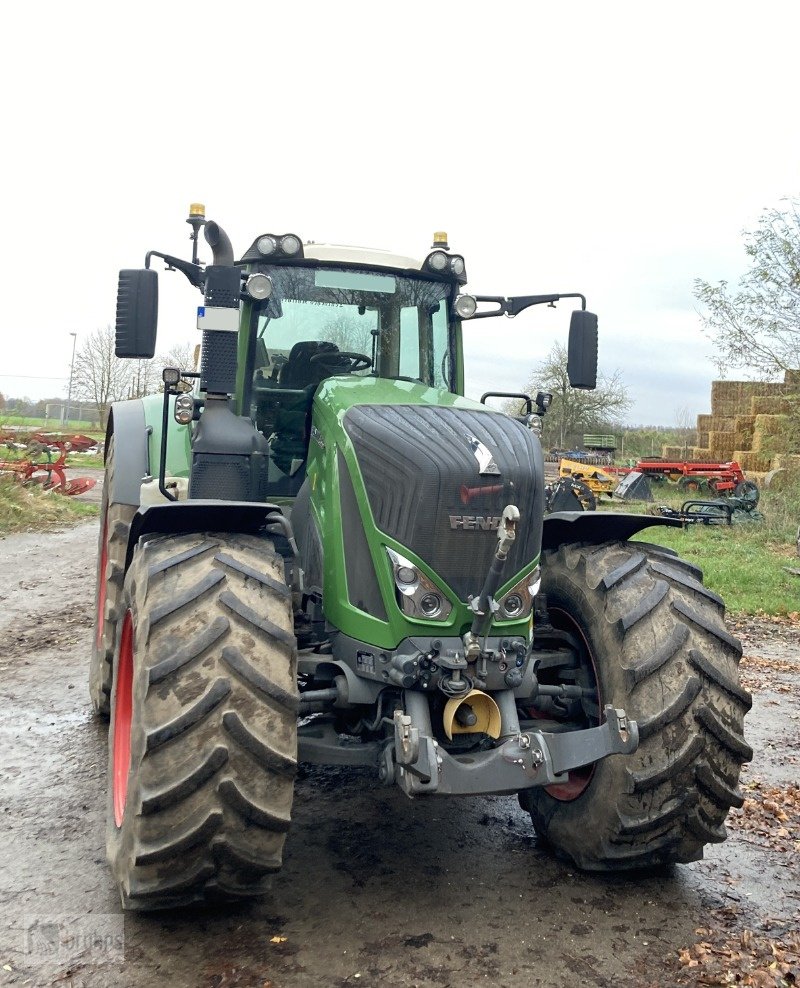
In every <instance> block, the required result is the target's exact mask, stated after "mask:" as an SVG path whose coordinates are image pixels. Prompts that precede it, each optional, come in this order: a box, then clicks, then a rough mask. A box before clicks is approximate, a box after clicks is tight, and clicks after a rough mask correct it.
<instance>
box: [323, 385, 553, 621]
mask: <svg viewBox="0 0 800 988" xmlns="http://www.w3.org/2000/svg"><path fill="white" fill-rule="evenodd" d="M312 438H316V441H317V444H318V446H319V445H321V444H327V443H328V441H329V439H335V444H336V447H337V448H338V452H337V459H338V461H339V462H338V466H337V469H338V473H339V474H340V475H341V473H342V471H343V470H346V471H347V474H348V475H349V480H350V481H351V482H352V486H353V490H354V493H355V495H356V501H357V504H358V512H359V515H360V518H359V519H358V523H359V524H360V525H362V526H363V528H364V531H365V533H366V534H367V537H368V538H370V536H372V537H373V538H374V537H375V536H377V539H378V541H380V540H381V536H385V537H388V540H387V539H384V540H383V543H384V545H385V544H388V541H391V543H392V544H393V545H397V546H400V547H402V548H403V549H406V550H410V554H411V555H413V556H415V557H416V558H418V559H419V560H421V561H422V562H423V563H424V564H425V565H426V566H427V567H428V568H429V569H430V571H431V573H432V574H433V575H434V576H435V578H436V580H437V581H438V582H440V583H441V584H443V585H444V586H445V587H447V588H448V589H449V590H450V591H451V592H452V594H453V595H454V597H455V598H457V599H458V600H460V601H462V602H466V601H467V600H468V599H469V597H470V595H477V594H478V593H479V591H480V589H481V586H482V584H483V580H484V578H485V576H486V573H487V571H488V569H489V567H490V565H491V561H492V558H493V555H494V551H495V548H496V545H497V527H498V525H499V523H500V518H501V516H502V513H503V508H504V507H505V506H506V505H508V504H514V505H516V506H517V507H518V508H519V510H520V516H521V519H522V520H521V522H520V525H519V533H518V538H517V541H516V542H515V544H514V546H513V548H512V550H511V552H510V554H509V560H508V565H507V569H506V573H507V575H508V577H509V578H510V577H512V575H513V574H517V573H519V572H521V571H523V570H524V569H525V568H526V567H528V566H529V565H530V564H531V563H532V562H534V561H535V560H536V558H537V557H538V555H539V551H540V547H541V537H542V516H543V487H544V469H543V462H542V452H541V447H540V444H539V441H538V439H537V438H536V437H535V436H534V435H533V433H532V432H531V431H530V430H529V429H528V428H526V427H525V426H524V425H523V424H522V423H521V422H519V421H517V420H516V419H514V418H511V417H509V416H507V415H504V414H502V413H499V412H494V411H491V410H490V409H488V408H487V407H486V406H485V405H482V404H479V403H478V402H474V401H470V400H469V399H466V398H462V397H460V396H457V395H453V394H450V393H449V392H445V391H440V390H438V389H435V388H429V387H426V386H425V385H421V384H413V383H411V382H406V381H388V380H380V379H377V380H376V379H374V378H373V379H362V380H354V379H353V378H349V379H336V378H332V379H329V380H328V381H326V382H324V383H323V385H322V386H321V388H320V390H319V392H318V393H317V396H316V398H315V402H314V432H312ZM313 445H314V443H313V441H312V446H313ZM329 453H332V451H329ZM342 461H343V462H342ZM345 507H346V506H345V504H344V502H342V508H343V519H342V520H343V524H344V525H345V527H348V525H349V527H350V528H351V529H352V523H353V520H352V519H350V520H348V519H346V518H345V517H344V509H345ZM359 535H360V533H359ZM345 541H347V540H345ZM351 541H353V540H351ZM370 541H373V539H370ZM347 551H348V548H347V544H345V552H347ZM381 553H383V554H385V550H383V549H381V550H380V551H379V552H378V553H377V555H378V556H379V557H380V555H381ZM377 564H378V565H383V564H384V562H383V560H381V559H380V558H379V559H378V560H377ZM350 582H352V580H351V581H350ZM349 589H350V590H351V591H352V590H353V588H352V587H350V588H349ZM356 596H357V597H358V596H360V595H358V594H356ZM351 599H352V597H351Z"/></svg>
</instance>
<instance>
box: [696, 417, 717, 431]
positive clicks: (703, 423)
mask: <svg viewBox="0 0 800 988" xmlns="http://www.w3.org/2000/svg"><path fill="white" fill-rule="evenodd" d="M713 418H714V416H713V415H698V416H697V431H698V433H702V432H709V431H710V430H711V420H712V419H713Z"/></svg>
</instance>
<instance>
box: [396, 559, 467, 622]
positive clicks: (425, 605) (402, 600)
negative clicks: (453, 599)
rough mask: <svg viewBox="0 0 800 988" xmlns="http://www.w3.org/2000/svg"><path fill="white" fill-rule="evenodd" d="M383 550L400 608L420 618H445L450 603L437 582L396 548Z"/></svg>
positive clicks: (443, 619) (426, 619)
mask: <svg viewBox="0 0 800 988" xmlns="http://www.w3.org/2000/svg"><path fill="white" fill-rule="evenodd" d="M386 552H387V554H388V556H389V561H390V562H391V565H392V575H393V576H394V585H395V587H396V588H397V602H398V604H399V605H400V610H401V611H402V612H403V613H404V614H407V615H408V616H409V617H415V618H418V619H421V620H423V621H446V620H447V619H448V617H450V612H451V611H452V610H453V605H452V604H451V603H450V601H449V600H448V599H447V597H445V595H444V594H443V593H442V591H441V590H440V589H439V588H438V587H437V586H436V584H435V583H434V582H433V581H432V580H429V579H428V577H427V576H425V574H424V573H420V571H419V570H418V569H417V567H416V566H415V565H414V564H413V563H412V562H411V560H409V559H406V557H405V556H401V555H400V553H399V552H395V551H394V549H390V548H389V547H388V546H386Z"/></svg>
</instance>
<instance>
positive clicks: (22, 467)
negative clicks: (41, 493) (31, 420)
mask: <svg viewBox="0 0 800 988" xmlns="http://www.w3.org/2000/svg"><path fill="white" fill-rule="evenodd" d="M0 442H4V443H5V444H6V447H7V448H8V449H9V450H10V451H13V452H15V453H17V455H16V456H12V457H9V458H8V459H3V460H0V474H6V475H10V476H12V477H14V478H15V479H17V480H19V481H20V482H21V483H23V484H39V485H41V486H42V487H43V488H44V489H45V490H48V491H55V492H56V493H58V494H64V495H66V496H67V497H72V496H74V495H76V494H84V493H85V492H86V491H88V490H91V489H92V488H93V487H94V485H95V484H96V483H97V481H96V480H95V479H94V478H92V477H73V478H72V479H67V475H66V469H67V467H66V461H67V455H68V454H69V453H70V452H73V451H84V450H87V449H91V447H92V446H95V445H96V442H95V440H94V439H90V438H89V437H88V436H83V435H66V434H63V433H47V432H35V433H21V432H18V431H15V430H13V431H12V430H10V431H5V432H0Z"/></svg>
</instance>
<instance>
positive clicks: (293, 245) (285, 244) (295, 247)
mask: <svg viewBox="0 0 800 988" xmlns="http://www.w3.org/2000/svg"><path fill="white" fill-rule="evenodd" d="M301 247H302V244H301V243H300V238H299V237H296V236H295V235H294V234H293V233H287V234H286V236H285V237H281V250H282V251H283V253H284V254H288V255H289V256H291V255H292V254H297V253H299V251H300V248H301Z"/></svg>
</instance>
